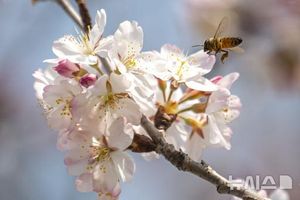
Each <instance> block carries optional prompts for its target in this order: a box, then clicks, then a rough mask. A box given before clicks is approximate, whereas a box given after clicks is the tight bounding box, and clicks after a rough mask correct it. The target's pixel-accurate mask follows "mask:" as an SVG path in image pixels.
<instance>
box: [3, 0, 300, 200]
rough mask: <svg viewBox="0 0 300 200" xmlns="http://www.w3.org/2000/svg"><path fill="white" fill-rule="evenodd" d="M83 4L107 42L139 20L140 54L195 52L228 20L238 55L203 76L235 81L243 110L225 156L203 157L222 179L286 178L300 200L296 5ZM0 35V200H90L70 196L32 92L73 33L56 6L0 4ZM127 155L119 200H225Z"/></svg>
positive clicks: (70, 183)
mask: <svg viewBox="0 0 300 200" xmlns="http://www.w3.org/2000/svg"><path fill="white" fill-rule="evenodd" d="M88 5H89V8H90V12H91V14H92V15H93V17H94V15H95V13H96V10H97V9H101V8H104V9H105V10H106V12H107V16H108V22H107V27H106V29H105V33H106V34H112V33H113V32H114V31H115V30H116V29H117V27H118V25H119V23H120V22H122V21H124V20H136V21H138V22H139V24H140V25H141V26H142V27H143V30H144V36H145V37H144V50H153V49H155V50H159V48H160V47H161V46H162V45H163V44H164V43H173V44H176V45H178V46H179V47H181V48H183V49H184V50H185V51H186V52H187V51H188V52H193V51H196V50H197V49H195V48H191V46H193V45H196V44H201V43H203V41H204V40H205V39H207V38H208V37H211V36H213V34H214V32H215V30H216V27H217V25H218V23H219V22H220V20H221V19H222V18H223V17H224V16H228V17H229V19H230V24H229V27H228V30H227V31H226V32H225V33H224V36H239V37H242V38H243V40H244V41H243V43H242V47H243V48H244V49H245V53H244V54H235V53H231V52H230V54H229V59H228V60H226V61H225V64H221V63H220V62H218V63H216V66H215V69H214V71H213V73H211V74H210V76H213V75H216V74H220V75H225V74H227V73H229V72H233V71H237V72H239V73H240V74H241V77H240V79H239V80H238V82H237V83H236V84H235V85H234V87H233V93H234V94H237V95H238V96H239V97H240V98H241V100H242V103H243V108H242V112H241V116H240V117H239V118H238V119H237V120H236V121H234V123H233V124H232V128H233V131H234V135H233V138H232V149H231V150H230V151H226V150H224V149H210V150H207V151H205V152H204V155H203V157H204V159H205V160H206V161H207V162H208V163H209V164H211V165H212V166H213V167H214V168H215V169H216V170H217V171H219V172H220V173H221V174H223V175H224V176H226V177H228V176H229V175H232V176H233V178H245V177H246V176H249V175H251V176H256V175H260V176H261V177H262V178H264V177H265V176H269V175H271V176H273V177H274V178H275V180H276V181H278V178H279V175H290V176H291V177H292V178H293V189H292V190H288V193H289V194H290V196H291V199H295V200H296V199H299V197H300V170H299V164H300V159H299V155H300V147H299V144H300V120H299V116H300V50H299V45H300V1H299V0H252V1H246V0H164V1H161V0H151V1H146V0H89V1H88ZM0 27H1V31H0V199H1V200H21V199H22V200H23V199H24V200H40V199H44V200H67V199H72V200H93V199H96V195H95V194H87V193H79V192H77V191H76V190H75V187H74V178H73V177H70V176H69V175H68V174H67V171H66V168H65V166H64V163H63V154H62V153H61V152H59V151H58V150H57V149H56V134H55V133H54V132H53V131H51V130H49V128H48V127H47V123H46V121H45V119H44V117H43V115H42V110H41V109H40V107H39V105H38V103H37V101H36V99H35V95H34V90H33V87H32V85H33V81H34V79H33V77H32V73H33V72H34V70H36V69H37V68H44V67H46V66H45V65H44V64H43V62H42V61H43V60H44V59H47V58H52V57H53V56H54V55H53V54H52V52H51V46H52V42H53V40H55V39H57V38H59V37H61V36H63V35H64V34H76V31H75V28H76V27H75V24H74V23H73V22H72V21H71V20H70V18H69V17H68V16H67V15H66V14H65V13H64V12H63V11H62V10H61V8H60V7H58V6H57V5H56V4H55V3H53V2H41V3H37V4H35V5H34V6H33V5H32V4H31V2H30V0H0ZM132 156H133V157H134V159H135V161H136V167H137V170H136V174H135V176H134V179H133V181H131V182H129V183H126V184H123V186H122V189H123V192H122V195H121V199H143V200H152V199H164V200H169V199H170V200H174V199H187V200H212V199H218V200H219V199H220V200H223V199H224V200H227V199H230V197H229V196H227V195H222V196H221V195H219V194H217V192H216V191H215V188H214V186H212V185H210V184H208V183H206V182H204V181H203V180H201V179H199V178H197V177H194V176H192V175H190V174H187V173H183V172H179V171H177V169H175V168H174V167H173V166H171V165H170V164H169V163H168V162H166V161H165V160H164V159H160V160H156V161H152V162H147V161H144V160H143V159H142V158H141V157H140V156H139V155H136V154H132ZM260 181H262V180H260ZM277 183H278V182H277ZM268 192H271V191H268Z"/></svg>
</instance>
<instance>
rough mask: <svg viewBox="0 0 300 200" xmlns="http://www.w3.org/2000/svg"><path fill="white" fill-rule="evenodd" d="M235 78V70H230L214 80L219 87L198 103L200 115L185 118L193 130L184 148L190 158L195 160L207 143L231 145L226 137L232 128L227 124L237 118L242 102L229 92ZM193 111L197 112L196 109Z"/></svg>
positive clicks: (236, 76)
mask: <svg viewBox="0 0 300 200" xmlns="http://www.w3.org/2000/svg"><path fill="white" fill-rule="evenodd" d="M238 77H239V74H238V73H231V74H229V75H227V76H225V77H223V78H220V77H218V78H216V79H213V81H214V82H216V84H217V85H218V86H219V87H220V89H218V90H217V91H214V92H212V93H211V94H210V95H209V97H208V99H207V100H206V101H205V102H206V103H202V104H199V107H198V108H199V111H200V112H201V115H199V116H198V117H197V118H188V119H186V123H187V124H188V125H190V126H191V127H192V131H191V135H190V136H189V140H188V141H187V143H186V145H185V148H184V151H185V152H186V153H188V154H189V155H190V156H191V158H193V159H195V160H198V159H199V158H200V156H201V152H202V149H203V148H206V147H208V146H214V147H225V148H226V149H230V148H231V145H230V141H229V140H230V138H231V135H232V131H231V129H230V128H229V127H228V125H227V124H228V123H230V122H231V121H232V120H234V119H235V118H236V117H238V115H239V110H240V107H241V103H240V100H239V98H238V97H237V96H235V95H231V93H230V91H229V89H230V87H231V85H232V83H233V82H234V81H235V80H236V79H237V78H238ZM195 111H196V112H198V111H197V109H195ZM203 111H204V112H203ZM202 112H203V113H202ZM197 147H198V148H197ZM199 147H201V148H199Z"/></svg>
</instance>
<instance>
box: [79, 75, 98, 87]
mask: <svg viewBox="0 0 300 200" xmlns="http://www.w3.org/2000/svg"><path fill="white" fill-rule="evenodd" d="M96 80H97V76H96V75H95V74H86V75H84V76H83V77H81V78H80V80H79V83H80V84H81V85H82V86H84V87H86V88H88V87H89V86H91V85H94V84H95V82H96Z"/></svg>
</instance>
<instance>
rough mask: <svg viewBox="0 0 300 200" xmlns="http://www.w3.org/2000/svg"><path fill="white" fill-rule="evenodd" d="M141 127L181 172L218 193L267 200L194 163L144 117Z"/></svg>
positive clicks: (210, 169) (250, 199) (208, 167)
mask: <svg viewBox="0 0 300 200" xmlns="http://www.w3.org/2000/svg"><path fill="white" fill-rule="evenodd" d="M141 125H142V126H143V128H144V129H145V130H146V132H147V133H148V134H149V136H150V137H151V138H152V140H153V142H154V143H155V144H156V145H157V146H156V152H157V153H159V154H162V155H163V156H164V157H165V158H166V159H167V160H168V161H169V162H170V163H172V164H173V165H174V166H175V167H177V168H178V169H179V170H181V171H186V172H190V173H192V174H194V175H196V176H199V177H200V178H203V179H205V180H206V181H208V182H210V183H212V184H213V185H215V186H216V188H217V191H218V193H220V194H231V195H233V196H236V197H239V198H242V199H244V200H267V198H263V197H261V196H260V195H258V194H257V193H256V192H255V191H252V190H249V189H246V188H245V187H241V186H235V185H233V184H232V183H231V182H230V181H228V180H227V179H226V178H224V177H223V176H221V175H220V174H218V173H217V172H216V171H215V170H213V169H212V168H211V167H210V166H209V165H207V164H206V163H205V162H204V161H201V162H200V163H198V162H195V161H193V160H192V159H191V158H190V157H189V156H188V155H187V154H185V153H183V152H182V151H177V150H176V149H175V148H174V146H173V145H171V144H168V143H167V142H166V141H165V139H164V138H163V136H162V134H161V132H160V131H159V130H157V129H156V128H155V126H154V125H153V124H152V123H151V121H149V120H148V119H147V117H145V116H143V117H142V119H141Z"/></svg>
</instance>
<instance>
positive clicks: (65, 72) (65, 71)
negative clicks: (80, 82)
mask: <svg viewBox="0 0 300 200" xmlns="http://www.w3.org/2000/svg"><path fill="white" fill-rule="evenodd" d="M54 70H55V71H57V73H59V74H60V75H62V76H64V77H68V78H74V77H75V76H74V73H76V72H78V71H79V70H80V67H79V65H77V64H75V63H72V62H71V61H69V60H68V59H64V60H61V61H59V62H58V65H57V66H55V67H54Z"/></svg>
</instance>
